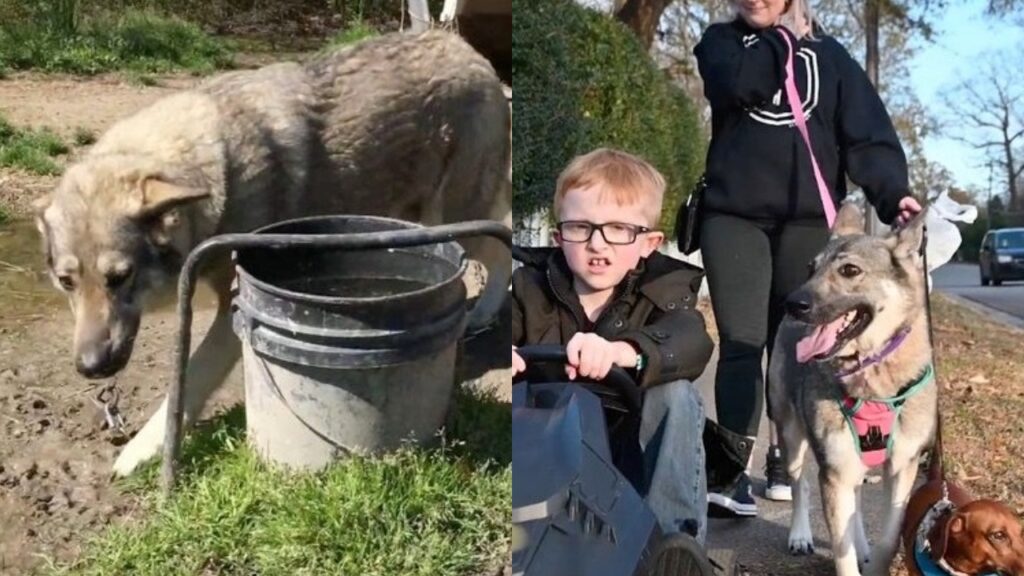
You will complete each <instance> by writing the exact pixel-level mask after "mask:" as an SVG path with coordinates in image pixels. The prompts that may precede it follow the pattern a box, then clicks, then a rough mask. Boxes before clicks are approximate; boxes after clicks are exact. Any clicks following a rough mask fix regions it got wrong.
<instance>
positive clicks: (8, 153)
mask: <svg viewBox="0 0 1024 576" xmlns="http://www.w3.org/2000/svg"><path fill="white" fill-rule="evenodd" d="M67 153H68V146H67V144H65V143H64V141H63V140H61V138H60V137H59V136H57V135H56V134H54V133H53V132H52V131H51V130H50V129H48V128H41V129H38V130H31V129H19V128H16V127H14V126H12V125H11V124H10V123H9V122H8V121H7V120H6V119H4V118H3V117H0V167H7V168H18V169H21V170H25V171H27V172H31V173H33V174H41V175H54V174H60V171H61V168H60V166H59V165H58V164H57V163H56V162H55V161H54V158H55V157H57V156H60V155H62V154H67Z"/></svg>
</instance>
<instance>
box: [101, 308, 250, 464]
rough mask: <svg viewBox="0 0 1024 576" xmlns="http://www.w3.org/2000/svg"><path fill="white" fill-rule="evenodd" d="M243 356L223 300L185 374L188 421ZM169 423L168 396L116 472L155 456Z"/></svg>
mask: <svg viewBox="0 0 1024 576" xmlns="http://www.w3.org/2000/svg"><path fill="white" fill-rule="evenodd" d="M240 355H241V346H240V345H239V343H238V340H236V339H235V335H234V333H233V332H232V330H231V315H230V310H229V307H228V306H227V305H225V304H224V303H222V304H221V306H220V308H219V309H218V310H217V317H216V318H215V319H214V321H213V324H212V325H211V326H210V331H209V332H207V333H206V337H205V338H203V342H202V343H201V344H200V345H199V347H198V348H197V349H196V351H195V353H194V354H193V355H192V357H191V358H190V359H189V362H188V372H186V374H185V390H184V391H183V394H184V395H185V422H186V423H188V422H191V421H193V420H194V419H195V417H196V416H198V415H199V413H200V412H201V411H202V409H203V406H205V405H206V400H207V399H208V398H209V397H210V395H211V394H212V393H213V391H214V390H216V389H217V387H219V386H220V385H221V384H222V383H223V382H224V380H225V379H226V378H227V375H228V374H229V373H230V372H231V369H232V368H233V367H234V365H235V362H237V361H238V358H239V356H240ZM166 425H167V398H166V397H165V398H164V400H163V402H161V403H160V408H159V409H158V410H157V411H156V413H155V414H153V416H152V417H150V419H149V421H148V422H146V425H145V426H143V427H142V430H140V431H139V433H138V434H136V435H135V437H134V438H132V439H131V441H130V442H128V444H126V445H125V447H124V450H123V451H122V452H121V454H120V455H119V456H118V457H117V460H116V461H115V462H114V474H115V475H117V476H127V475H129V474H131V473H132V472H133V471H134V470H135V469H136V468H137V467H138V466H139V465H140V464H142V463H143V462H145V461H146V460H149V459H150V458H152V457H153V456H156V455H157V454H158V453H159V452H160V450H161V449H162V447H163V442H164V429H165V427H166Z"/></svg>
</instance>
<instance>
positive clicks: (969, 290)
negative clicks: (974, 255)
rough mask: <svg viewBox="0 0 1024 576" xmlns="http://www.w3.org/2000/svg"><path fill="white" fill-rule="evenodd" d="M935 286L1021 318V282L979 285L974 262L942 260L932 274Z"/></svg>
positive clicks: (1023, 301) (1023, 305)
mask: <svg viewBox="0 0 1024 576" xmlns="http://www.w3.org/2000/svg"><path fill="white" fill-rule="evenodd" d="M934 280H935V289H936V290H938V291H940V292H945V293H948V294H952V295H954V296H960V297H961V298H966V299H968V300H971V301H974V302H977V303H978V304H982V305H984V306H987V307H989V308H993V309H995V310H998V311H1000V312H1003V313H1005V314H1009V315H1010V316H1015V317H1017V318H1020V319H1024V282H1004V283H1003V285H1002V286H982V285H981V281H980V279H979V274H978V266H977V265H975V264H946V265H945V266H943V267H941V268H939V269H938V270H936V271H935V274H934Z"/></svg>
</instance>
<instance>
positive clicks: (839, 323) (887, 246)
mask: <svg viewBox="0 0 1024 576" xmlns="http://www.w3.org/2000/svg"><path fill="white" fill-rule="evenodd" d="M923 227H924V214H923V213H922V214H920V215H919V216H918V217H917V218H915V219H914V220H912V221H911V222H910V223H909V224H907V226H905V227H904V228H902V229H900V230H899V231H898V232H894V233H890V234H888V235H887V236H884V237H873V236H866V235H865V234H864V217H863V215H862V214H861V212H860V210H859V209H857V207H856V206H854V205H853V204H845V205H843V207H842V208H841V209H840V211H839V214H838V218H837V220H836V225H835V228H834V231H833V237H832V239H831V241H830V242H829V243H828V245H827V246H826V248H825V250H824V251H823V252H822V253H821V254H819V255H818V256H817V257H816V258H815V259H814V260H813V262H812V263H811V278H810V280H808V281H807V282H806V283H805V284H804V285H803V286H802V287H800V288H799V289H798V290H796V291H795V292H793V293H792V294H791V295H790V296H789V298H788V299H787V301H786V312H787V313H788V314H789V315H790V316H791V317H793V318H794V319H796V320H798V321H800V322H804V323H807V324H810V325H812V326H813V329H812V331H811V333H810V335H808V336H807V337H806V338H804V339H802V340H801V341H800V342H799V344H798V345H797V360H799V361H800V362H809V361H812V360H815V361H822V360H830V359H833V358H838V359H849V360H852V359H856V358H857V357H860V358H864V357H866V356H868V355H870V354H872V353H875V352H876V351H877V350H879V349H880V348H882V347H883V346H884V345H885V343H886V342H887V341H888V340H889V339H890V338H892V336H893V335H894V334H895V333H897V332H898V331H899V330H900V329H901V328H903V327H907V326H909V325H910V324H911V323H912V322H913V321H914V320H915V319H916V318H917V315H918V314H920V313H921V311H923V309H924V308H923V298H924V287H923V285H924V280H923V278H924V277H923V266H922V258H921V256H920V248H921V241H922V236H923Z"/></svg>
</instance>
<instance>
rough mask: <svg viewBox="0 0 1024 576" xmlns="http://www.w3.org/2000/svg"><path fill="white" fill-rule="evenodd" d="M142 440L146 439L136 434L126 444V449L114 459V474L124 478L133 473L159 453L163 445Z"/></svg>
mask: <svg viewBox="0 0 1024 576" xmlns="http://www.w3.org/2000/svg"><path fill="white" fill-rule="evenodd" d="M140 440H145V438H140V437H139V436H136V437H135V438H133V439H132V440H131V441H130V442H128V443H127V444H125V446H124V450H122V451H121V454H120V455H118V457H117V460H115V461H114V476H116V477H120V478H123V477H125V476H129V475H131V473H132V472H135V470H136V469H138V467H139V466H140V465H142V464H143V463H145V462H146V461H147V460H149V459H150V458H153V457H154V456H156V455H157V453H159V451H160V448H161V446H162V445H161V444H160V443H153V442H144V441H140Z"/></svg>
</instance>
